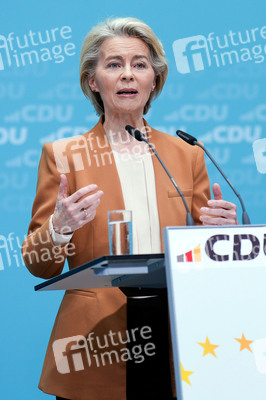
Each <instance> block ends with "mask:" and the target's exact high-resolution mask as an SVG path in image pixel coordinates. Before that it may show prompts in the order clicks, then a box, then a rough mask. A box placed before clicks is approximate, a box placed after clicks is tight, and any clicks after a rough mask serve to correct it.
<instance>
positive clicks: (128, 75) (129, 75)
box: [121, 65, 134, 80]
mask: <svg viewBox="0 0 266 400" xmlns="http://www.w3.org/2000/svg"><path fill="white" fill-rule="evenodd" d="M121 79H122V80H133V79H134V74H133V72H132V68H131V66H130V65H125V67H124V68H123V71H122V74H121Z"/></svg>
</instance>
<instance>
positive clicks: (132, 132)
mask: <svg viewBox="0 0 266 400" xmlns="http://www.w3.org/2000/svg"><path fill="white" fill-rule="evenodd" d="M125 130H126V131H127V132H128V133H129V134H130V135H131V136H133V137H134V138H135V139H136V140H138V141H139V142H142V141H143V135H142V133H141V132H140V131H139V130H138V129H136V128H133V126H131V125H126V126H125Z"/></svg>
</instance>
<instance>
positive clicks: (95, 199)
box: [77, 190, 103, 209]
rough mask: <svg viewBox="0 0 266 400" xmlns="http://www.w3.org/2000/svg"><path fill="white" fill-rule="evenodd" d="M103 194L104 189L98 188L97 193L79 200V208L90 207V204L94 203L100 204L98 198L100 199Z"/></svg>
mask: <svg viewBox="0 0 266 400" xmlns="http://www.w3.org/2000/svg"><path fill="white" fill-rule="evenodd" d="M102 195H103V191H102V190H98V191H97V192H96V193H94V194H91V195H90V196H87V197H86V198H85V199H83V200H81V201H79V202H78V203H77V208H79V209H81V208H88V207H90V206H93V204H94V203H97V205H96V206H98V205H99V203H100V201H99V202H98V200H100V198H101V197H102Z"/></svg>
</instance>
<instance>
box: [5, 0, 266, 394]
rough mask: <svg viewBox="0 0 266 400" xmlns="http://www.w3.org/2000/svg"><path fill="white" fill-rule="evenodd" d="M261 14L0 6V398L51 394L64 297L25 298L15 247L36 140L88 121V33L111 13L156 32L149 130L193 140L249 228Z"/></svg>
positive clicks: (258, 214) (226, 5)
mask: <svg viewBox="0 0 266 400" xmlns="http://www.w3.org/2000/svg"><path fill="white" fill-rule="evenodd" d="M265 15H266V3H265V0H253V2H252V3H251V2H248V1H247V0H245V1H242V2H241V3H240V2H238V1H236V0H224V1H223V2H220V3H219V2H218V3H217V2H213V1H211V0H203V1H201V2H198V1H191V0H188V1H186V2H184V1H179V0H177V1H176V0H175V1H170V0H164V1H163V2H159V1H157V2H156V1H151V0H148V1H146V2H143V1H138V0H136V1H134V2H130V3H128V4H127V3H126V2H125V1H124V0H123V1H120V0H119V1H116V2H115V3H114V2H110V1H107V0H102V1H101V2H100V3H97V2H93V1H90V0H76V1H75V2H72V1H61V0H58V1H54V0H53V1H52V0H46V1H45V2H41V3H40V2H34V1H31V0H25V1H23V2H20V1H18V0H15V1H12V2H5V4H1V10H0V99H1V108H0V146H1V147H0V151H1V158H0V160H1V170H0V189H1V197H0V212H1V231H0V296H1V308H0V313H1V314H0V323H1V329H0V332H1V333H0V335H1V343H2V347H1V364H0V397H1V398H2V399H5V400H15V399H17V398H22V399H27V400H32V399H34V400H37V399H45V398H48V395H45V394H43V393H42V392H40V391H39V390H38V389H37V384H38V379H39V376H40V373H41V368H42V362H43V359H44V355H45V349H46V346H47V342H48V339H49V335H50V331H51V328H52V325H53V321H54V318H55V315H56V312H57V309H58V306H59V303H60V300H61V298H62V293H48V292H47V293H37V294H36V293H34V291H33V286H34V285H35V284H37V283H39V282H40V280H38V279H37V278H34V277H33V276H31V275H30V274H29V272H28V271H27V269H26V268H25V266H24V265H23V262H22V259H21V256H20V247H21V243H22V241H23V238H24V235H25V234H26V232H27V228H28V224H29V222H30V219H31V207H32V202H33V199H34V195H35V187H36V178H37V167H38V161H39V157H40V152H41V148H42V145H43V143H45V142H46V141H54V140H56V139H59V138H62V137H69V136H71V135H77V134H79V133H83V132H86V131H87V130H89V129H90V128H91V127H92V126H93V125H94V124H95V122H96V121H97V116H96V114H95V112H94V110H93V108H92V106H91V105H90V103H89V102H88V100H86V99H85V97H84V96H83V94H82V92H81V89H80V87H79V53H80V48H81V44H82V41H83V38H84V36H85V35H86V33H87V32H88V31H89V30H90V29H91V27H92V26H93V25H95V24H96V23H98V22H100V21H102V20H104V19H105V18H107V17H110V16H114V17H115V16H119V17H120V16H133V17H137V18H140V19H142V20H144V21H145V22H146V23H147V24H149V25H150V26H151V27H152V28H153V30H154V31H155V33H156V34H157V36H158V37H159V38H160V39H161V40H162V42H163V45H164V48H165V51H166V55H167V59H168V62H169V76H168V79H167V83H166V85H165V88H164V90H163V93H162V94H161V96H160V97H159V99H158V100H157V101H155V103H154V105H153V106H152V109H151V111H150V112H149V114H148V116H147V119H148V121H149V123H150V124H151V125H152V126H153V127H155V128H157V129H159V130H162V131H165V132H168V133H169V134H174V132H175V131H176V129H183V130H186V131H188V132H189V133H191V134H192V135H194V136H196V137H198V138H199V139H201V140H202V141H203V142H204V143H205V145H206V146H207V147H208V148H209V150H210V151H211V152H212V154H213V155H214V156H215V158H216V160H217V161H218V162H219V163H220V165H221V166H222V167H223V169H224V171H225V172H226V173H227V174H228V176H229V178H230V180H231V181H232V182H233V183H234V184H235V185H236V187H237V189H238V190H239V191H240V192H241V194H242V195H243V198H244V201H245V204H246V208H247V210H248V212H249V215H250V218H251V221H252V222H253V223H256V224H261V223H265V222H266V212H265V207H266V190H265V184H266V175H265V173H266V162H265V159H266V143H265V141H263V140H262V141H260V142H257V147H256V161H257V165H256V162H255V157H254V153H253V143H254V142H255V141H256V140H259V139H260V140H261V139H263V138H265V137H266V134H265V123H266V100H265V98H266V97H265V94H266V88H265V76H266V68H265V57H266V27H265V26H266V19H265ZM174 42H175V45H174V51H173V43H174ZM175 56H176V58H175ZM176 59H177V60H178V61H179V63H178V68H177V66H176ZM264 152H265V154H264ZM264 156H265V158H263V157H264ZM207 165H208V170H209V176H210V180H211V182H212V183H213V182H216V181H217V182H219V183H220V184H221V187H222V189H223V192H224V197H226V198H227V199H228V200H230V201H234V202H237V200H236V199H235V197H234V195H233V194H232V192H231V191H230V190H229V189H228V188H227V187H226V185H225V183H224V182H223V180H222V178H221V177H220V176H219V175H218V174H217V172H216V170H215V168H214V167H213V166H212V165H210V164H209V163H208V161H207ZM237 205H238V206H239V203H238V202H237ZM238 216H239V220H241V214H240V213H238Z"/></svg>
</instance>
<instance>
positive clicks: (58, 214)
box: [52, 174, 103, 234]
mask: <svg viewBox="0 0 266 400" xmlns="http://www.w3.org/2000/svg"><path fill="white" fill-rule="evenodd" d="M97 189H98V187H97V185H94V184H93V185H88V186H84V187H83V188H81V189H79V190H77V191H76V192H75V193H73V194H72V195H71V196H69V197H67V178H66V176H65V175H64V174H62V175H61V176H60V185H59V191H58V196H57V199H56V205H55V210H54V215H53V220H52V222H53V227H54V230H55V232H57V233H61V234H68V233H72V232H74V231H76V230H77V229H79V228H81V227H82V226H83V225H85V224H87V223H88V222H90V221H92V220H93V219H94V218H95V215H96V208H97V207H98V205H99V204H100V198H101V197H102V195H103V192H102V191H101V190H98V191H97V192H96V193H93V194H91V195H89V196H86V197H85V198H84V199H82V200H80V201H78V200H79V199H80V198H81V197H83V196H84V195H86V194H89V193H91V192H95V190H97Z"/></svg>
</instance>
